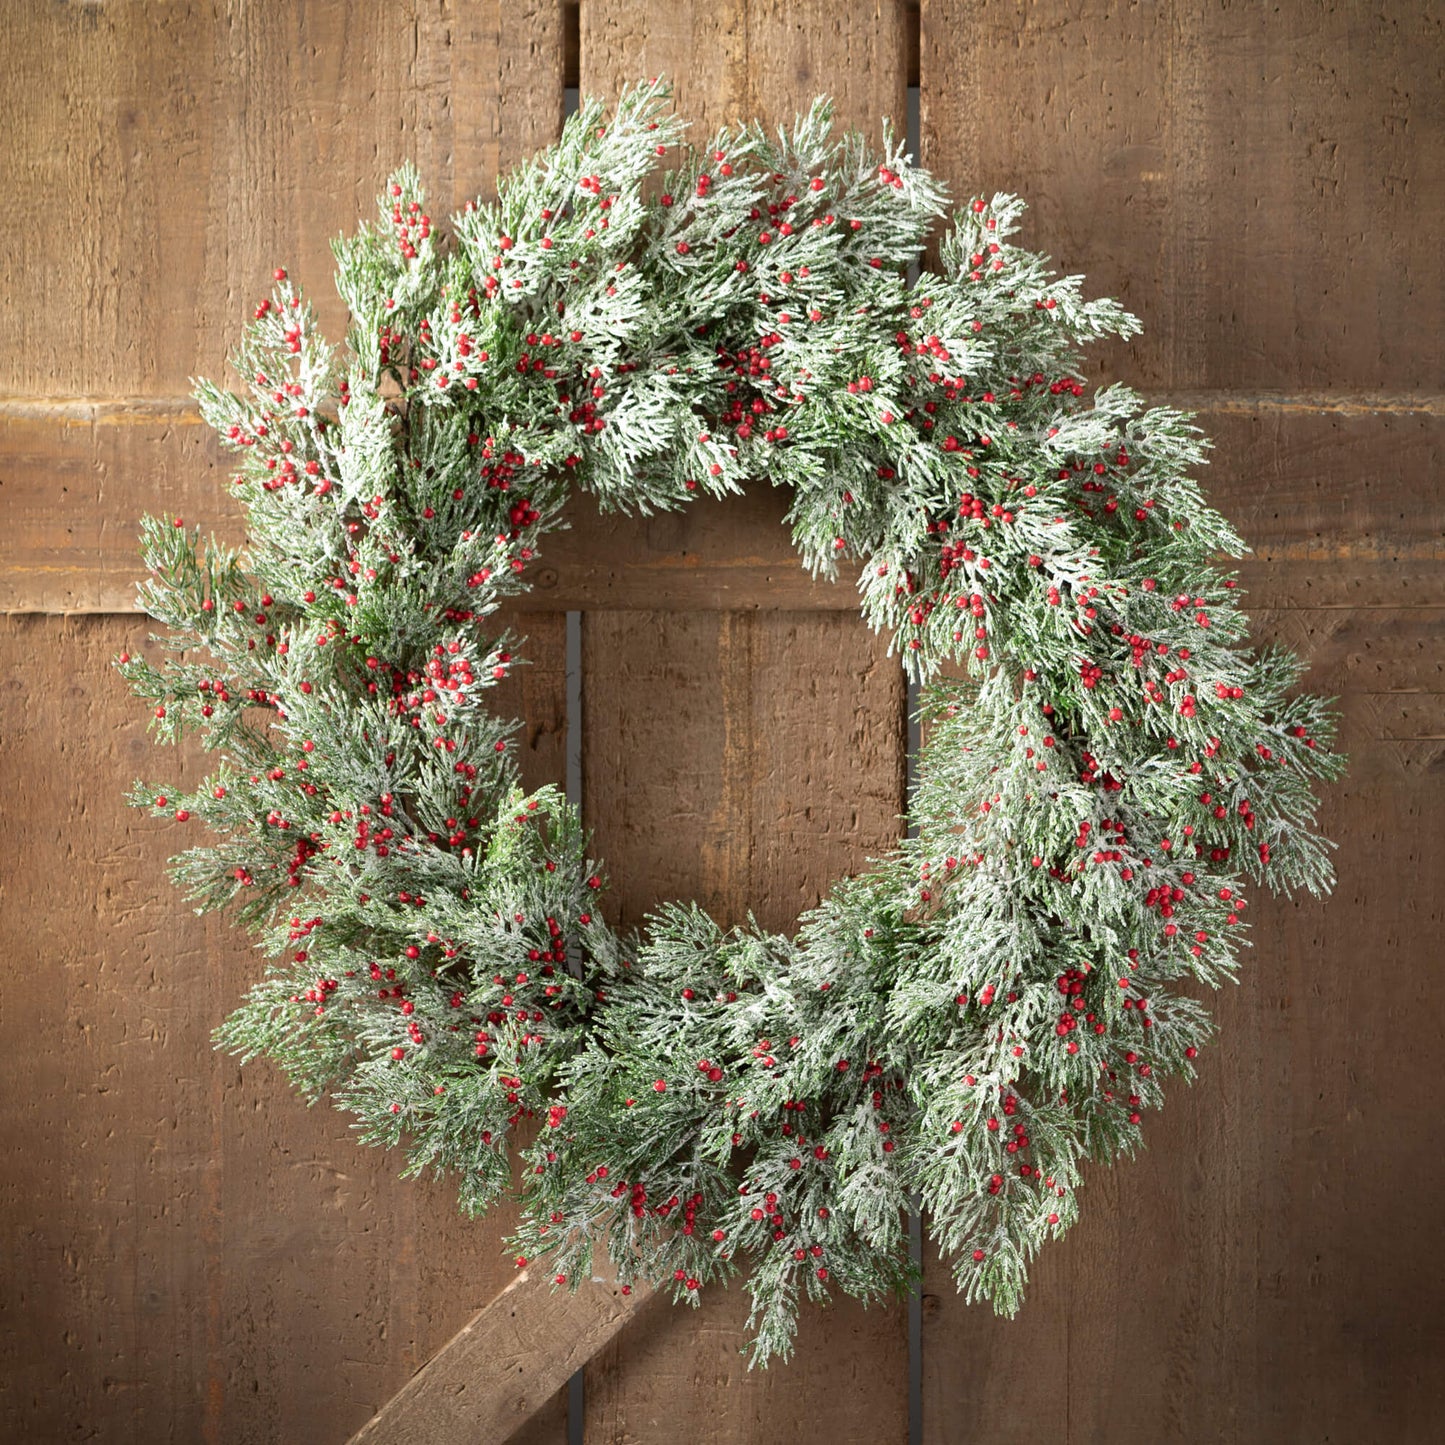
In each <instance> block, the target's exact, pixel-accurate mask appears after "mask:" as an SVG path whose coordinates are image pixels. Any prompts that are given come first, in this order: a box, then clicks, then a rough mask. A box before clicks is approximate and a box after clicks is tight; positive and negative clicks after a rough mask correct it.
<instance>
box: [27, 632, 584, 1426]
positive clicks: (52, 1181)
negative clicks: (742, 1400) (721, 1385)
mask: <svg viewBox="0 0 1445 1445" xmlns="http://www.w3.org/2000/svg"><path fill="white" fill-rule="evenodd" d="M524 630H525V631H527V632H528V633H529V639H530V640H529V644H528V646H527V647H526V649H524V650H525V652H526V654H527V655H528V656H530V657H532V658H533V659H535V665H534V666H532V667H530V668H525V669H520V670H519V671H518V673H516V674H515V675H514V678H513V679H509V680H508V682H507V683H506V684H505V686H506V687H507V689H508V692H507V694H504V695H503V697H502V699H501V706H502V707H503V708H504V709H506V710H509V711H514V712H518V713H521V712H525V713H526V714H527V715H528V716H529V718H530V719H531V723H530V728H529V731H528V733H527V734H526V735H525V736H524V738H523V742H522V750H521V751H522V759H523V768H524V772H525V773H526V775H527V777H528V779H529V781H530V782H531V783H533V784H536V783H540V782H542V781H545V780H549V779H552V780H556V779H560V777H561V774H562V771H563V767H562V749H563V742H564V726H565V705H566V703H565V697H566V693H565V678H564V657H563V646H564V639H563V623H562V619H560V618H552V619H547V618H543V617H534V618H531V619H529V620H528V621H527V623H526V624H525V625H524ZM142 636H143V624H142V623H140V621H139V620H138V619H135V618H109V619H106V618H85V619H59V618H29V619H4V620H0V758H3V760H4V761H3V766H0V817H3V818H4V820H5V827H4V829H3V832H0V880H3V881H0V946H3V949H4V954H5V958H6V960H7V966H6V968H5V970H4V972H3V976H0V1091H3V1097H4V1098H5V1100H6V1101H7V1102H6V1105H5V1109H4V1116H3V1117H4V1136H5V1143H6V1149H7V1153H8V1156H9V1158H10V1161H11V1162H10V1164H9V1165H8V1166H7V1168H6V1170H5V1171H4V1175H3V1179H0V1232H3V1234H0V1238H3V1245H0V1254H3V1257H4V1259H5V1261H6V1281H5V1288H4V1289H3V1290H0V1438H4V1439H14V1440H22V1439H23V1440H35V1441H51V1440H61V1439H68V1438H72V1437H74V1436H76V1435H78V1434H79V1433H80V1432H82V1431H83V1432H85V1433H86V1434H87V1435H88V1438H92V1439H97V1440H105V1441H107V1442H110V1441H116V1442H124V1441H132V1440H133V1441H137V1442H141V1441H147V1442H148V1441H154V1440H166V1439H171V1440H177V1441H208V1442H226V1445H231V1442H235V1445H242V1442H245V1445H251V1442H256V1445H262V1442H273V1441H280V1440H284V1441H286V1442H288V1445H332V1442H335V1441H338V1440H340V1439H343V1438H344V1437H345V1435H346V1434H347V1433H349V1431H350V1430H352V1429H355V1428H356V1427H357V1426H359V1425H360V1424H361V1423H362V1422H363V1421H364V1420H365V1419H366V1418H367V1416H368V1415H369V1414H371V1413H372V1411H374V1410H375V1409H376V1407H377V1406H378V1405H379V1404H380V1403H381V1402H382V1401H383V1400H385V1399H386V1398H388V1396H389V1395H390V1394H391V1393H392V1392H393V1391H394V1390H395V1389H396V1388H397V1387H399V1386H400V1385H401V1384H402V1383H403V1382H404V1381H405V1380H406V1378H407V1377H408V1376H409V1375H410V1374H411V1372H412V1371H413V1370H415V1369H416V1368H417V1367H418V1366H419V1365H421V1364H422V1362H423V1361H425V1360H426V1359H427V1358H428V1357H429V1356H430V1355H431V1354H432V1353H433V1352H434V1351H435V1350H436V1349H437V1348H438V1347H439V1346H440V1345H441V1344H442V1343H444V1342H445V1341H446V1340H447V1339H448V1338H449V1337H450V1336H451V1335H452V1334H453V1333H454V1332H455V1331H456V1330H457V1328H458V1327H459V1326H460V1325H461V1324H462V1323H463V1322H464V1321H465V1320H466V1319H467V1317H468V1316H469V1315H470V1314H471V1313H472V1312H473V1311H474V1310H476V1309H477V1308H478V1307H479V1306H481V1305H483V1304H485V1303H486V1302H487V1301H488V1300H489V1299H490V1298H491V1297H492V1296H493V1295H494V1294H496V1293H497V1291H499V1290H500V1289H501V1288H502V1287H503V1286H504V1285H505V1284H506V1283H507V1282H508V1281H509V1279H510V1278H511V1277H512V1275H513V1271H512V1268H511V1265H510V1262H509V1261H508V1260H506V1259H505V1258H503V1256H502V1251H501V1240H502V1237H503V1235H504V1234H505V1232H506V1231H507V1229H508V1228H509V1227H510V1222H511V1221H510V1218H509V1216H508V1214H507V1213H506V1211H501V1212H499V1213H498V1214H496V1215H494V1216H492V1217H490V1218H488V1219H487V1220H486V1221H484V1222H482V1223H472V1222H468V1221H466V1220H464V1219H462V1218H461V1217H460V1216H459V1215H458V1213H457V1211H456V1208H455V1193H454V1188H453V1186H452V1185H450V1184H449V1183H447V1182H430V1181H428V1182H421V1183H418V1182H412V1181H407V1182H403V1181H401V1180H400V1179H398V1178H397V1175H398V1173H399V1170H400V1162H399V1160H398V1159H397V1158H396V1157H395V1156H390V1155H387V1154H384V1153H382V1152H380V1151H377V1150H373V1149H368V1148H365V1147H363V1146H362V1145H361V1144H359V1143H358V1142H357V1140H356V1138H355V1135H354V1134H353V1133H352V1131H351V1129H350V1127H349V1124H348V1118H347V1116H343V1115H341V1114H339V1113H337V1112H336V1111H335V1110H333V1109H330V1108H328V1107H326V1106H324V1105H323V1106H319V1107H317V1108H314V1109H309V1110H308V1109H307V1108H306V1107H305V1105H304V1103H303V1102H302V1101H301V1100H300V1099H299V1098H297V1097H296V1096H295V1095H294V1094H293V1093H292V1092H291V1090H290V1089H289V1087H288V1086H287V1085H286V1084H285V1083H284V1081H283V1080H282V1079H281V1078H280V1076H279V1075H278V1074H277V1073H276V1072H275V1071H274V1070H273V1069H272V1068H270V1067H269V1066H267V1065H265V1064H259V1063H258V1064H255V1065H251V1066H247V1067H246V1068H242V1067H240V1066H239V1065H238V1064H237V1063H236V1062H235V1060H233V1059H231V1058H229V1057H226V1056H222V1055H219V1054H216V1053H214V1052H213V1051H212V1049H211V1046H210V1037H209V1036H210V1031H211V1029H212V1028H213V1027H214V1026H215V1025H216V1024H217V1023H218V1022H219V1021H220V1020H221V1018H222V1017H223V1016H224V1014H225V1013H226V1012H227V1010H228V1009H230V1008H231V1007H232V1006H233V1005H234V1004H235V1003H236V1002H238V1001H239V998H240V995H241V993H242V992H243V990H244V988H245V986H246V984H247V982H248V981H249V980H250V979H252V978H254V977H255V976H256V975H257V973H258V972H259V970H260V968H261V959H260V957H259V955H257V954H255V953H254V952H253V951H252V950H251V949H250V948H249V946H248V944H247V942H246V940H245V938H244V936H243V935H242V934H240V933H238V932H237V931H236V930H234V929H233V928H232V927H231V926H230V925H229V923H228V921H227V920H225V919H224V918H218V917H215V916H212V917H210V918H208V919H204V920H203V919H197V918H196V917H195V916H194V915H193V914H192V913H191V912H190V910H189V908H188V907H187V906H186V905H185V903H184V902H183V900H182V899H181V897H180V895H179V894H177V893H176V892H175V891H174V890H173V889H172V888H171V887H170V886H169V884H168V883H167V882H166V881H165V877H164V861H165V859H166V857H167V855H168V854H170V853H171V852H174V851H176V850H177V849H178V848H179V847H180V846H181V845H182V844H183V843H188V842H189V841H191V840H190V839H189V838H186V839H183V838H182V837H181V833H182V831H183V829H182V827H181V826H180V825H177V824H175V823H174V822H170V823H167V822H163V821H156V820H153V819H149V818H147V817H145V816H143V815H141V814H139V813H135V812H132V811H131V810H130V809H128V808H126V807H125V806H124V805H123V803H122V801H121V796H122V793H123V791H124V790H125V789H126V788H127V787H128V786H129V785H130V783H131V781H132V780H133V779H134V778H135V777H136V776H137V775H142V776H147V777H166V778H170V779H174V780H175V781H178V782H184V781H185V780H186V779H188V778H196V777H199V776H201V775H202V772H201V770H200V769H201V763H202V759H201V758H200V757H199V756H198V755H197V754H195V753H194V752H187V753H184V754H182V755H179V756H176V755H171V756H167V755H166V754H164V753H159V752H157V750H156V749H154V748H153V747H152V746H151V745H150V744H149V742H148V741H147V739H146V734H145V726H144V720H145V719H144V709H143V708H141V707H139V706H138V705H136V704H135V703H133V701H132V700H131V699H130V698H129V697H128V696H127V695H126V694H125V691H124V688H123V686H122V684H121V682H120V680H119V678H117V677H116V676H115V675H114V674H113V673H112V672H111V670H110V668H109V666H108V663H109V660H110V658H111V657H113V656H114V655H115V654H116V653H117V652H118V651H120V650H121V648H122V647H124V646H129V647H131V648H132V649H134V648H135V646H136V645H137V643H138V642H139V641H140V639H141V637H142ZM565 1436H566V1428H565V1403H564V1402H563V1401H562V1400H561V1399H560V1397H559V1398H557V1399H555V1400H554V1401H552V1402H551V1403H550V1404H549V1405H548V1406H547V1408H546V1410H545V1411H544V1412H543V1414H542V1416H541V1417H540V1419H539V1420H538V1421H537V1423H536V1425H535V1426H534V1433H533V1434H532V1435H531V1436H530V1437H529V1445H561V1442H562V1441H563V1440H564V1439H565Z"/></svg>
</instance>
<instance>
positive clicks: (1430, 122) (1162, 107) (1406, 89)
mask: <svg viewBox="0 0 1445 1445" xmlns="http://www.w3.org/2000/svg"><path fill="white" fill-rule="evenodd" d="M920 64H921V70H920V78H921V111H922V160H923V162H924V164H925V165H928V166H929V167H931V168H932V169H934V170H936V171H938V172H939V173H940V174H941V175H943V176H944V177H946V178H947V179H948V180H949V181H950V183H951V184H952V186H953V188H954V193H955V195H956V196H958V197H960V198H964V197H967V196H972V195H977V194H981V193H992V192H993V191H995V190H1005V191H1012V192H1015V193H1018V194H1020V195H1022V196H1023V197H1024V198H1025V199H1026V200H1027V201H1028V202H1029V204H1030V207H1031V210H1030V212H1029V214H1028V216H1027V217H1026V226H1025V234H1024V240H1025V244H1028V245H1032V246H1035V247H1037V248H1039V249H1041V250H1045V251H1048V252H1050V253H1051V254H1052V255H1054V256H1055V257H1057V259H1058V261H1059V263H1060V266H1061V267H1062V268H1063V269H1064V270H1066V271H1068V272H1071V273H1072V272H1079V271H1082V272H1084V273H1085V274H1086V275H1087V277H1088V281H1089V288H1090V290H1091V291H1092V292H1093V293H1094V294H1107V295H1113V296H1119V297H1120V298H1121V299H1122V300H1123V301H1124V303H1125V305H1126V306H1128V307H1129V308H1130V310H1132V311H1134V312H1135V313H1136V314H1137V315H1139V316H1140V318H1141V319H1142V320H1143V322H1144V326H1145V333H1144V335H1143V337H1142V338H1140V339H1139V340H1138V341H1136V342H1134V343H1131V344H1129V345H1128V346H1117V347H1109V348H1106V349H1105V350H1104V351H1103V352H1102V353H1101V355H1100V357H1099V361H1098V374H1100V375H1105V376H1110V377H1121V378H1123V379H1125V380H1129V381H1134V382H1136V383H1139V384H1142V385H1147V386H1152V387H1171V388H1176V387H1177V388H1181V389H1182V388H1190V387H1230V388H1242V389H1244V390H1253V389H1257V388H1284V389H1286V390H1289V389H1291V388H1295V387H1305V388H1310V387H1338V388H1342V389H1346V390H1350V389H1373V388H1385V389H1389V388H1400V389H1407V390H1409V389H1420V388H1434V387H1437V386H1438V385H1439V383H1440V378H1441V375H1442V374H1445V365H1442V362H1445V344H1442V339H1441V330H1440V328H1439V326H1438V325H1433V324H1428V323H1424V318H1426V317H1438V316H1439V314H1440V311H1441V307H1442V304H1445V255H1442V251H1441V248H1440V246H1439V244H1438V236H1439V234H1440V230H1441V228H1442V224H1445V148H1442V147H1441V145H1440V144H1439V141H1438V137H1439V134H1440V131H1441V128H1442V124H1445V85H1442V78H1445V13H1442V11H1441V9H1440V7H1439V6H1438V5H1433V4H1431V3H1430V0H1401V3H1397V4H1391V5H1387V6H1374V5H1366V4H1360V3H1338V0H1291V3H1287V4H1282V5H1277V6H1273V7H1271V8H1269V9H1264V8H1261V7H1260V6H1258V5H1255V4H1252V3H1249V0H1224V3H1218V4H1208V5H1206V4H1200V3H1197V0H1178V3H1171V4H1136V3H1131V0H1069V3H1064V0H923V5H922V54H921V62H920Z"/></svg>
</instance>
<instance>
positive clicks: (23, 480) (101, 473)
mask: <svg viewBox="0 0 1445 1445" xmlns="http://www.w3.org/2000/svg"><path fill="white" fill-rule="evenodd" d="M1160 399H1161V400H1163V399H1164V398H1160ZM1168 399H1169V400H1171V401H1174V402H1176V403H1178V404H1181V405H1185V406H1190V407H1194V408H1196V409H1197V412H1198V416H1199V425H1200V426H1201V427H1203V429H1204V430H1205V431H1206V433H1208V435H1209V436H1210V437H1211V438H1212V439H1213V442H1214V451H1213V454H1212V461H1211V463H1210V465H1209V467H1208V468H1207V469H1205V471H1204V472H1203V474H1202V480H1203V482H1204V485H1205V487H1206V489H1207V491H1208V494H1209V496H1210V498H1211V499H1212V501H1213V502H1214V504H1215V505H1216V506H1217V507H1219V509H1220V510H1221V511H1223V512H1224V514H1225V515H1226V516H1227V517H1229V518H1230V520H1231V521H1233V522H1234V523H1235V525H1236V526H1238V527H1239V528H1240V529H1241V530H1242V531H1243V533H1244V535H1245V537H1246V538H1247V539H1248V540H1249V542H1250V545H1251V546H1252V547H1253V548H1254V549H1255V550H1254V556H1253V557H1252V558H1251V559H1249V560H1248V561H1246V563H1245V564H1244V570H1243V575H1244V578H1245V582H1246V584H1247V585H1248V586H1249V588H1250V590H1251V592H1252V593H1253V594H1254V595H1255V597H1256V598H1257V600H1258V603H1259V605H1263V606H1287V605H1290V604H1292V603H1299V604H1304V605H1310V604H1315V603H1325V602H1333V603H1335V604H1336V605H1341V606H1361V605H1365V604H1366V603H1367V602H1370V601H1372V600H1376V599H1378V598H1379V597H1380V595H1381V594H1380V593H1379V587H1380V584H1381V582H1382V581H1384V582H1385V583H1386V584H1387V585H1389V586H1393V585H1394V583H1395V580H1396V578H1397V576H1399V577H1403V576H1404V575H1405V572H1400V573H1397V572H1395V571H1393V570H1390V571H1386V572H1381V571H1380V569H1379V565H1378V564H1382V563H1383V564H1390V566H1391V567H1392V568H1399V569H1406V571H1407V572H1408V575H1409V577H1410V578H1411V579H1412V580H1411V583H1410V586H1411V591H1412V595H1414V596H1416V597H1417V598H1418V600H1419V601H1421V602H1422V603H1430V602H1433V603H1439V602H1445V521H1442V517H1441V514H1440V513H1439V511H1436V510H1432V509H1430V508H1424V507H1420V506H1418V505H1415V504H1414V502H1413V501H1412V500H1411V499H1412V498H1415V497H1418V496H1423V495H1428V494H1429V493H1430V490H1431V488H1432V487H1434V486H1435V484H1436V483H1435V479H1436V478H1437V477H1438V476H1439V475H1440V473H1441V471H1442V470H1445V396H1442V397H1441V398H1439V399H1433V398H1403V397H1388V398H1386V397H1381V398H1368V397H1353V398H1351V397H1335V396H1329V397H1311V396H1306V397H1243V396H1237V397H1236V396H1229V395H1228V394H1222V393H1212V394H1211V393H1206V394H1192V395H1184V396H1178V397H1172V398H1168ZM226 476H227V472H226V470H225V469H224V467H223V466H222V464H221V458H220V457H219V455H218V453H217V451H216V448H215V444H214V441H213V439H212V438H211V436H210V433H209V430H208V429H207V428H205V427H203V426H201V425H200V424H199V422H198V421H197V419H196V416H195V413H194V412H193V411H191V410H189V409H188V408H187V409H183V408H179V407H177V408H176V409H174V410H162V409H161V408H160V407H159V406H157V405H156V404H152V403H144V402H130V403H105V404H93V403H85V402H67V403H63V404H55V405H43V404H36V403H33V402H26V403H12V404H10V405H9V406H4V405H0V516H3V518H4V521H5V526H4V528H3V530H0V611H3V612H115V611H124V610H128V609H130V608H132V607H134V605H135V584H136V571H137V561H136V558H137V543H136V538H137V536H138V525H139V518H140V517H141V516H142V515H143V514H144V513H146V512H148V511H149V512H154V513H157V514H160V515H169V516H173V517H175V516H180V517H184V518H185V519H186V521H187V522H190V523H200V524H201V525H202V527H203V528H204V529H206V530H213V531H214V532H215V533H216V534H217V535H218V536H220V537H222V538H223V539H225V540H230V541H238V540H239V539H240V537H241V531H242V529H241V522H240V517H239V514H238V513H237V511H236V508H235V504H234V500H233V499H232V498H230V497H228V496H226V495H225V485H224V479H225V477H226ZM786 510H787V499H786V497H785V496H784V494H783V493H781V492H775V491H772V490H771V489H770V488H768V487H767V486H766V484H759V485H758V486H757V487H755V488H754V490H753V491H752V492H750V493H749V494H748V495H747V496H744V497H733V498H729V499H727V500H726V501H717V500H713V499H705V500H702V501H699V502H696V503H694V504H693V505H692V506H691V507H689V508H688V509H687V510H686V511H683V512H671V513H665V514H661V515H658V516H653V517H647V518H641V517H622V516H618V515H616V514H610V515H607V516H602V515H599V513H598V511H597V508H596V506H595V505H594V503H593V502H592V500H591V499H590V498H588V497H578V498H576V499H575V500H574V501H573V503H572V504H571V511H570V517H571V522H572V529H571V530H570V531H566V532H562V533H558V534H556V535H554V536H552V537H550V538H548V539H547V540H546V541H544V543H543V545H542V547H541V549H540V561H539V563H538V565H537V569H536V572H535V579H534V588H535V590H534V591H533V592H532V593H531V594H529V596H527V597H526V598H523V599H520V600H519V602H518V604H517V605H518V606H519V607H520V608H522V609H537V610H541V611H548V612H550V611H558V610H560V611H566V610H569V609H572V610H595V609H598V608H615V607H620V608H637V607H648V606H658V607H667V608H681V609H696V608H701V609H709V608H719V607H722V608H757V607H764V608H766V607H774V608H793V609H796V608H816V609H819V610H825V611H826V610H831V609H839V610H844V611H846V610H850V609H852V608H853V607H855V606H856V605H857V594H856V592H855V591H854V589H853V586H852V582H851V580H844V581H843V582H841V583H839V584H838V585H836V586H833V585H829V584H827V583H820V582H815V581H814V580H813V579H812V578H811V577H810V576H809V575H808V574H807V573H806V572H805V571H804V570H803V568H802V566H801V564H800V563H799V561H798V559H797V555H796V553H795V552H794V551H793V548H792V544H791V542H790V540H789V537H788V533H787V529H786V527H785V526H784V524H783V516H784V513H785V512H786ZM1372 589H1373V590H1372Z"/></svg>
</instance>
